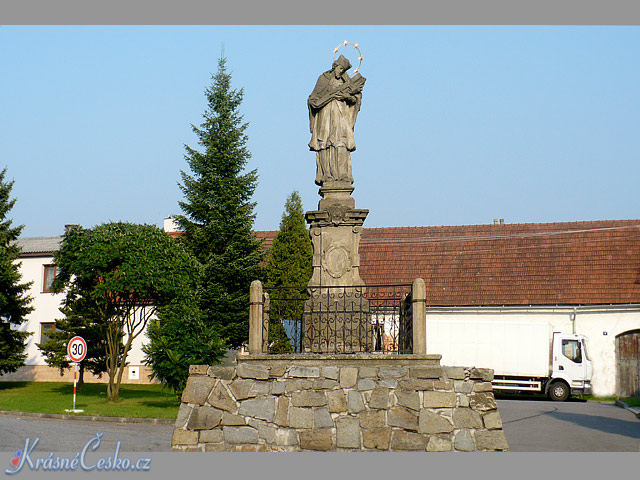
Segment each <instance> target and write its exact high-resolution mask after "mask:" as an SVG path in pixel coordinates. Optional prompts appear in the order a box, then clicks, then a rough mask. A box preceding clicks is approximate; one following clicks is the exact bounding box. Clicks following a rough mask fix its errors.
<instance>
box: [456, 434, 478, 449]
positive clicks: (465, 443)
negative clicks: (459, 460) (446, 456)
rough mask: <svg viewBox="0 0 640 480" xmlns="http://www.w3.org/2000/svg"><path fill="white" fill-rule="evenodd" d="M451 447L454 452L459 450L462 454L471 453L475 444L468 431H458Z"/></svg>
mask: <svg viewBox="0 0 640 480" xmlns="http://www.w3.org/2000/svg"><path fill="white" fill-rule="evenodd" d="M453 445H454V447H455V449H456V450H460V451H462V452H473V451H474V450H475V449H476V448H475V444H474V443H473V437H472V436H471V432H470V431H469V430H460V431H459V432H458V433H457V434H456V438H455V440H454V443H453Z"/></svg>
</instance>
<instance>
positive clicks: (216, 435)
mask: <svg viewBox="0 0 640 480" xmlns="http://www.w3.org/2000/svg"><path fill="white" fill-rule="evenodd" d="M223 441H224V435H223V434H222V429H220V428H216V429H215V430H202V431H201V432H200V443H220V442H223Z"/></svg>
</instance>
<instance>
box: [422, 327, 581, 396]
mask: <svg viewBox="0 0 640 480" xmlns="http://www.w3.org/2000/svg"><path fill="white" fill-rule="evenodd" d="M427 353H438V354H441V355H442V360H441V365H447V366H467V367H471V366H474V367H477V368H491V369H493V371H494V379H493V382H492V384H493V389H494V390H496V391H511V392H515V391H522V392H538V393H544V394H547V395H549V397H550V398H551V399H552V400H556V401H565V400H567V399H568V398H569V396H570V395H572V394H581V393H584V394H589V393H591V376H592V374H593V367H592V365H591V361H590V360H589V357H588V355H587V339H586V337H585V336H584V335H577V334H573V333H561V332H557V331H554V330H553V328H552V326H551V325H549V324H548V323H543V322H531V321H522V322H508V321H504V320H478V319H477V317H476V318H469V319H468V320H459V319H438V318H434V316H430V315H427Z"/></svg>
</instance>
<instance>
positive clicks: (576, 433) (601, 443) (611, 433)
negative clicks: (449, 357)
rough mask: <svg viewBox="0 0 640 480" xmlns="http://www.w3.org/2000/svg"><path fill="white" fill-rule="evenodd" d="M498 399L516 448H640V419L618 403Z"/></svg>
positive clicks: (505, 429) (512, 444)
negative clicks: (618, 405) (616, 404)
mask: <svg viewBox="0 0 640 480" xmlns="http://www.w3.org/2000/svg"><path fill="white" fill-rule="evenodd" d="M497 402H498V410H499V412H500V416H501V417H502V424H503V429H504V433H505V435H506V437H507V441H508V442H509V450H510V451H512V452H640V420H638V419H637V418H636V417H635V415H634V414H633V413H631V412H629V411H628V410H625V409H623V408H620V407H617V406H615V405H614V404H605V403H595V402H584V401H569V402H552V401H550V400H546V399H544V400H543V399H540V400H522V399H513V400H511V399H499V400H498V401H497Z"/></svg>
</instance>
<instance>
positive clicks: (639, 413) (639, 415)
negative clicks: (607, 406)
mask: <svg viewBox="0 0 640 480" xmlns="http://www.w3.org/2000/svg"><path fill="white" fill-rule="evenodd" d="M616 406H618V407H621V408H624V409H625V410H629V411H630V412H631V413H633V414H634V415H635V416H636V418H637V419H638V420H640V409H638V408H632V407H630V406H629V405H627V404H626V403H624V402H622V401H620V400H616Z"/></svg>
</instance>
